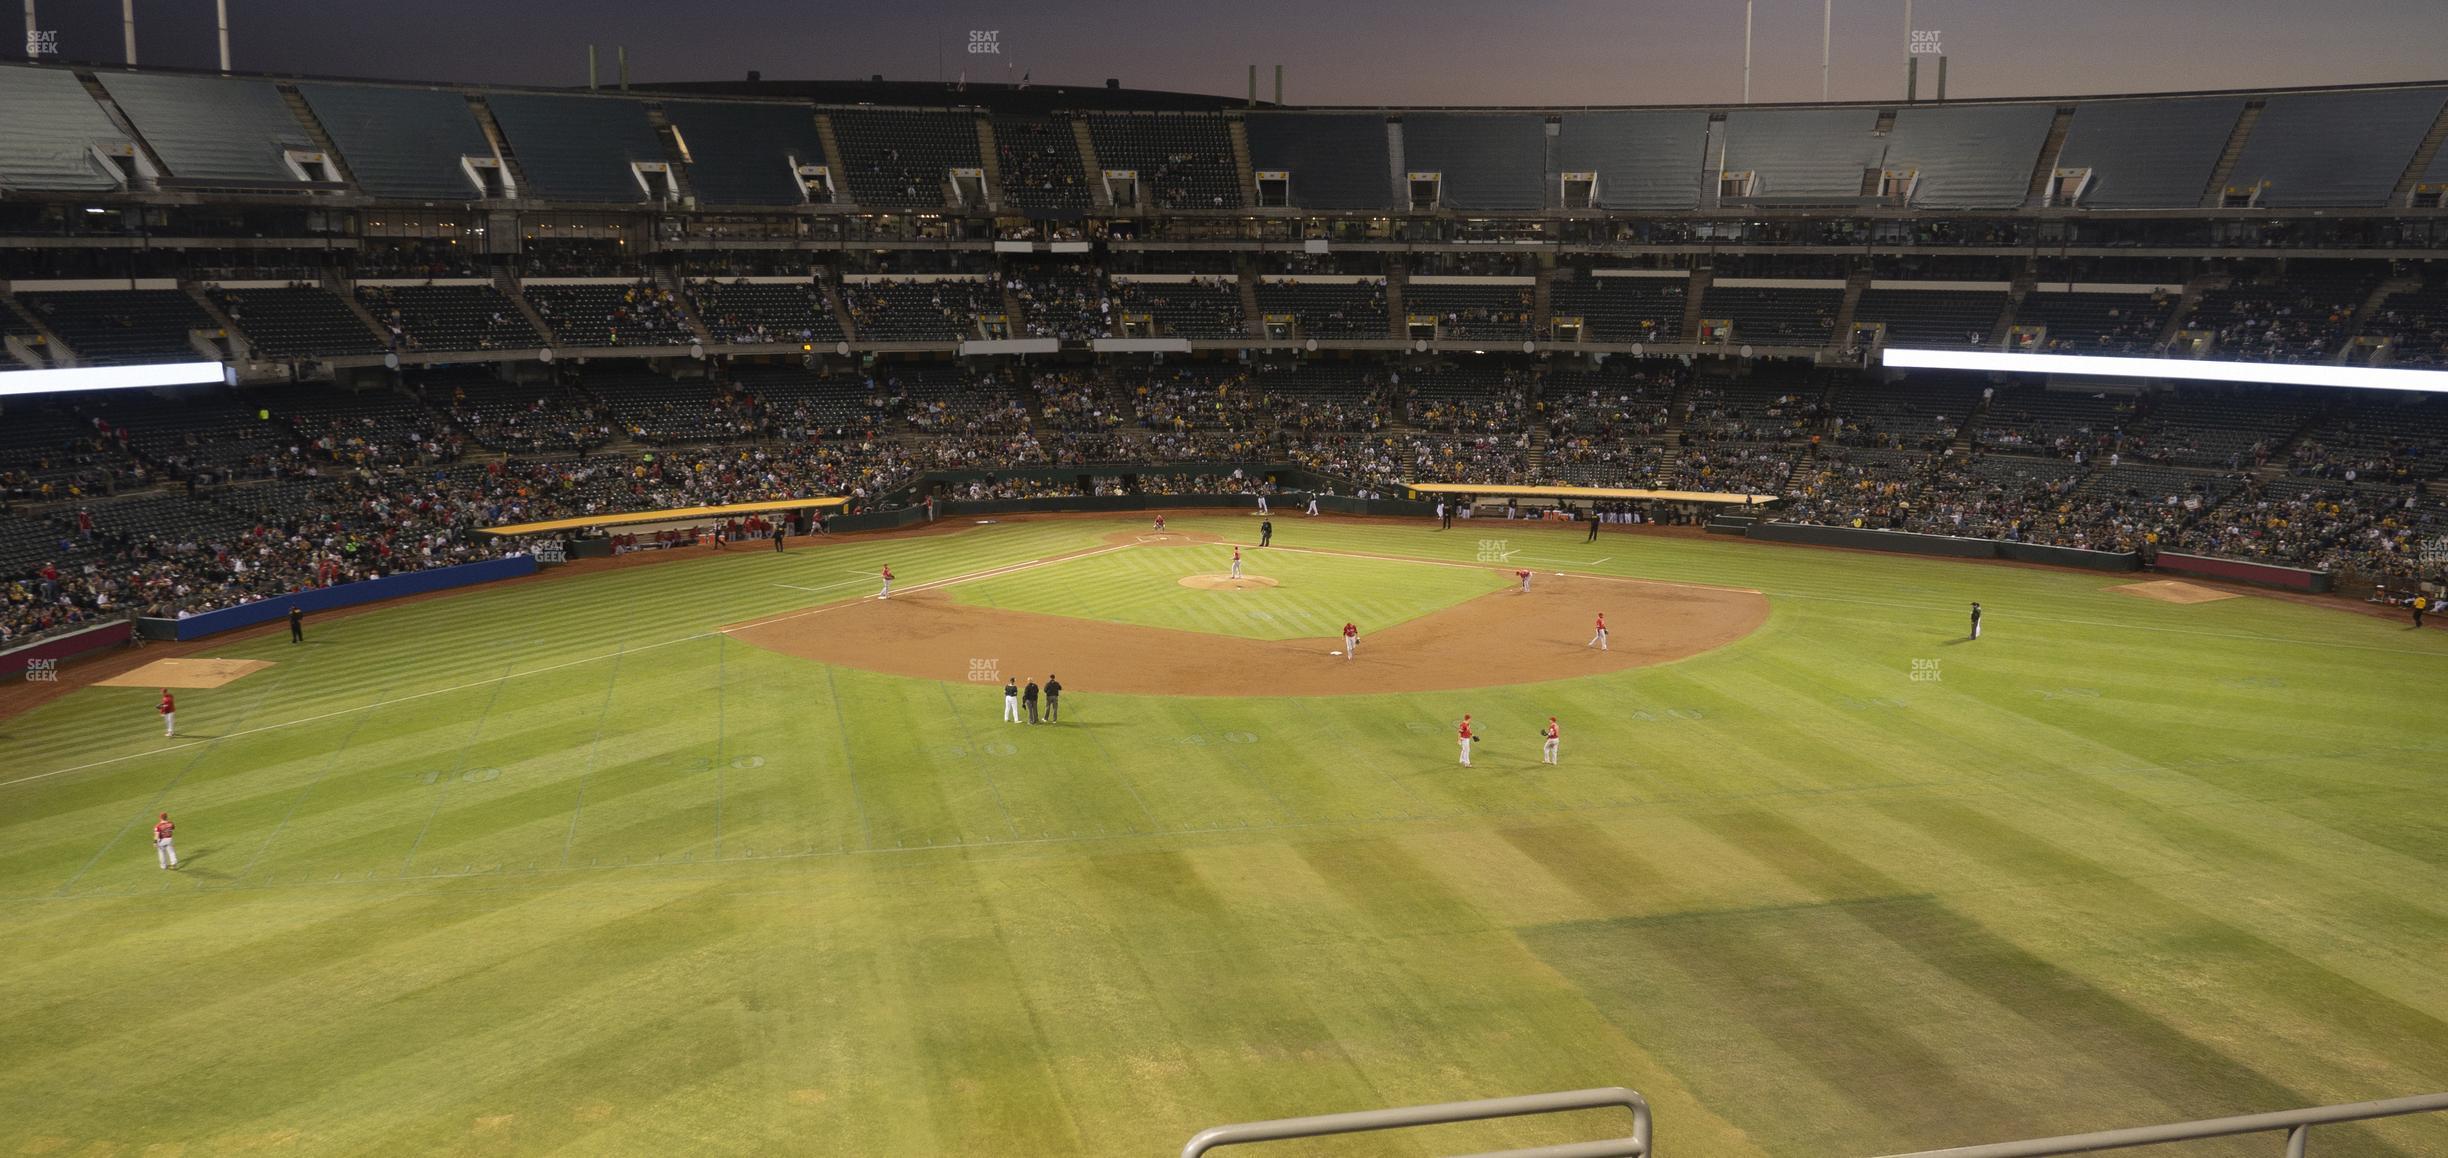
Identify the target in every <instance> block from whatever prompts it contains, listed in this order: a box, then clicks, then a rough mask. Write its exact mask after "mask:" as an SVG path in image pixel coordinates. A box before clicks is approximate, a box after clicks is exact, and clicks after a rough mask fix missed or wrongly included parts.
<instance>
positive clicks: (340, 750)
mask: <svg viewBox="0 0 2448 1158" xmlns="http://www.w3.org/2000/svg"><path fill="white" fill-rule="evenodd" d="M398 683H399V673H398V672H397V670H396V669H395V670H394V671H393V673H392V677H391V679H390V680H388V681H387V682H385V683H384V684H383V686H382V690H381V691H377V692H375V693H374V702H375V703H381V702H382V697H383V696H385V695H387V694H389V693H390V691H391V689H392V688H393V687H395V686H397V685H398ZM373 718H374V713H372V712H370V711H369V712H360V713H358V715H357V718H356V720H354V721H352V722H351V723H350V724H349V730H348V734H347V735H344V736H342V737H340V746H339V747H337V748H334V749H332V754H331V756H330V758H329V759H326V760H325V761H324V762H323V769H322V771H319V772H317V773H315V777H314V779H312V780H309V781H307V782H306V787H305V788H303V789H301V790H300V791H299V792H298V794H297V798H296V799H294V800H291V801H290V802H289V811H287V812H284V813H281V818H280V823H278V824H275V825H273V826H272V831H271V832H270V833H268V834H266V835H265V837H264V839H263V843H262V844H259V845H257V846H255V855H253V856H250V857H248V858H247V862H246V864H245V865H243V866H241V867H240V868H239V869H238V876H239V878H240V879H244V878H245V877H246V875H247V874H248V873H251V872H254V871H255V864H256V862H257V861H260V860H262V859H263V854H264V853H266V852H268V851H270V850H271V848H272V842H273V841H276V840H279V839H280V834H281V833H282V832H283V831H284V830H286V829H287V828H288V827H289V821H290V820H291V819H292V818H294V817H296V816H297V812H298V809H300V808H302V807H305V804H306V798H307V797H309V796H312V795H314V790H315V789H316V788H317V787H318V786H320V785H321V784H322V783H323V781H324V779H325V778H327V777H329V776H330V775H331V774H332V769H334V768H337V767H339V766H340V757H341V755H342V754H344V753H346V752H347V751H348V749H349V745H350V744H352V743H354V742H356V739H357V732H358V730H359V729H361V728H363V727H365V722H366V721H367V720H370V719H373Z"/></svg>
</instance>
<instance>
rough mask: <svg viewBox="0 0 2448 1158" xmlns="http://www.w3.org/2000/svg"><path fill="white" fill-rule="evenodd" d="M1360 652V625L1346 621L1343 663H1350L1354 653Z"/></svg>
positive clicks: (1344, 625)
mask: <svg viewBox="0 0 2448 1158" xmlns="http://www.w3.org/2000/svg"><path fill="white" fill-rule="evenodd" d="M1358 650H1360V625H1359V624H1357V623H1352V622H1350V621H1348V620H1346V621H1345V622H1344V624H1343V662H1345V663H1350V662H1351V657H1352V653H1353V652H1356V651H1358Z"/></svg>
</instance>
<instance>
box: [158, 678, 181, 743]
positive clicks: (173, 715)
mask: <svg viewBox="0 0 2448 1158" xmlns="http://www.w3.org/2000/svg"><path fill="white" fill-rule="evenodd" d="M153 710H154V711H157V712H160V713H161V718H162V735H165V736H175V735H178V703H177V701H175V700H172V699H171V698H170V689H168V688H163V689H162V701H161V704H160V705H159V706H157V707H155V708H154V709H153Z"/></svg>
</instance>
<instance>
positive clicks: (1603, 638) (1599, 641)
mask: <svg viewBox="0 0 2448 1158" xmlns="http://www.w3.org/2000/svg"><path fill="white" fill-rule="evenodd" d="M1581 646H1583V647H1594V648H1597V649H1598V650H1600V651H1605V650H1607V629H1606V612H1603V611H1601V612H1599V613H1598V632H1597V634H1595V635H1592V636H1590V641H1589V642H1588V643H1585V644H1582V645H1581Z"/></svg>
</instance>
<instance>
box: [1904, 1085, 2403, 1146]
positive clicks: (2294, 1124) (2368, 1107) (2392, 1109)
mask: <svg viewBox="0 0 2448 1158" xmlns="http://www.w3.org/2000/svg"><path fill="white" fill-rule="evenodd" d="M2440 1111H2448V1093H2440V1094H2417V1095H2414V1096H2412V1097H2406V1098H2388V1099H2384V1100H2382V1101H2377V1102H2347V1103H2344V1104H2341V1105H2335V1106H2313V1107H2310V1108H2308V1109H2302V1110H2279V1111H2276V1112H2274V1113H2268V1114H2244V1115H2240V1116H2238V1117H2233V1118H2204V1119H2202V1120H2201V1121H2198V1122H2171V1123H2169V1124H2167V1125H2164V1126H2134V1127H2131V1128H2128V1129H2123V1130H2102V1131H2100V1132H2098V1133H2094V1134H2067V1135H2064V1136H2062V1137H2056V1138H2028V1139H2025V1140H2023V1141H2021V1142H1993V1143H1991V1144H1989V1145H1986V1146H1958V1147H1956V1148H1954V1149H1952V1150H1917V1151H1914V1152H1913V1153H1910V1154H1891V1155H1888V1156H1887V1158H2055V1156H2057V1155H2062V1154H2089V1153H2093V1152H2095V1151H2100V1150H2122V1149H2125V1148H2126V1147H2129V1146H2157V1145H2161V1144H2163V1143H2168V1142H2193V1141H2199V1140H2201V1139H2204V1138H2227V1137H2233V1136H2235V1135H2237V1134H2259V1133H2264V1132H2267V1131H2271V1130H2285V1131H2287V1150H2286V1152H2287V1153H2288V1154H2289V1155H2290V1156H2293V1158H2301V1155H2302V1154H2303V1153H2304V1136H2305V1135H2306V1134H2308V1133H2310V1132H2311V1131H2310V1127H2313V1126H2327V1125H2334V1124H2336V1123H2339V1122H2359V1121H2364V1120H2366V1119H2370V1118H2391V1117H2396V1116H2397V1115H2400V1114H2428V1113H2438V1112H2440Z"/></svg>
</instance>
